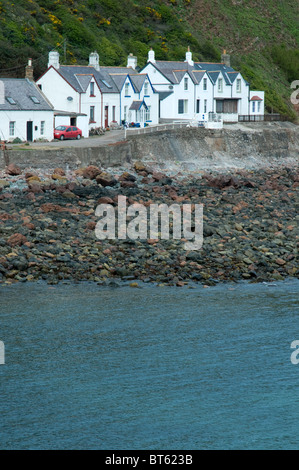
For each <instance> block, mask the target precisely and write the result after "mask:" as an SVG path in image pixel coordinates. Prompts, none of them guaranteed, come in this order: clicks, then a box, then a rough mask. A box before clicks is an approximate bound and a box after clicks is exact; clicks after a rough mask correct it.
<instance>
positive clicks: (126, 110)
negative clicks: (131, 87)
mask: <svg viewBox="0 0 299 470" xmlns="http://www.w3.org/2000/svg"><path fill="white" fill-rule="evenodd" d="M127 112H128V106H124V121H126V120H127Z"/></svg>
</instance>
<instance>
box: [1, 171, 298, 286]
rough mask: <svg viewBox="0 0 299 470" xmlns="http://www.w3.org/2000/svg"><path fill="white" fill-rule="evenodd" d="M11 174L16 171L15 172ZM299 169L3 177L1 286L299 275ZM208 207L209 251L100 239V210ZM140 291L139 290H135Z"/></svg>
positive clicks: (212, 281) (209, 281)
mask: <svg viewBox="0 0 299 470" xmlns="http://www.w3.org/2000/svg"><path fill="white" fill-rule="evenodd" d="M8 172H9V173H11V174H8ZM298 188H299V171H298V166H296V167H292V165H290V166H289V167H283V166H282V164H281V165H279V166H277V167H272V168H263V169H258V170H252V169H251V170H237V169H235V170H233V169H225V168H223V169H221V170H210V171H199V170H198V171H194V172H187V171H185V172H182V171H181V172H178V173H175V172H174V171H173V170H172V171H167V170H165V169H164V170H160V169H158V168H156V169H154V168H151V167H149V166H146V163H142V162H135V164H134V165H133V166H129V165H126V166H125V167H122V168H118V169H116V168H113V169H105V170H104V169H101V168H99V167H95V166H89V167H87V168H81V169H79V170H76V171H68V172H67V174H66V172H65V171H64V170H63V169H61V168H56V169H55V170H54V171H53V170H50V169H49V170H44V169H43V170H36V169H35V170H31V169H25V170H21V169H20V168H17V167H16V166H15V165H11V166H10V167H8V168H7V169H6V171H2V172H1V173H0V284H3V285H10V284H14V283H16V282H32V281H38V280H42V281H45V282H47V283H48V284H49V285H55V284H57V283H59V282H64V281H65V282H81V281H89V282H93V283H97V284H99V285H103V286H109V285H110V286H111V287H113V283H114V284H115V287H117V284H118V283H119V282H121V283H122V282H123V281H125V282H128V284H129V285H130V284H131V287H140V286H139V285H138V283H145V284H155V285H156V284H157V285H161V286H178V287H184V286H190V287H191V286H192V285H203V286H215V285H217V284H219V283H223V282H224V283H227V282H233V283H239V282H240V281H241V282H242V281H248V282H250V283H261V282H275V281H283V280H286V279H291V278H297V279H298V278H299V268H298V265H299V263H298V260H299V257H298V247H299V233H298V225H299V224H298V222H299V216H298V208H299V198H298V190H299V189H298ZM119 195H122V196H126V197H127V199H128V203H129V204H133V203H136V202H137V203H142V204H144V205H145V206H146V207H148V206H149V205H150V204H151V203H165V204H167V205H171V204H180V205H182V204H199V203H200V204H204V244H203V247H202V249H201V250H199V251H193V252H187V251H185V250H184V248H183V244H184V242H183V241H181V240H167V241H165V240H150V239H148V240H144V241H143V240H135V241H134V240H122V241H121V240H105V241H103V242H102V241H99V240H97V239H96V237H95V226H96V223H97V221H98V219H97V218H96V217H95V208H96V207H97V205H98V204H99V203H106V204H111V205H113V206H114V207H116V206H117V198H118V196H119ZM136 284H137V285H136Z"/></svg>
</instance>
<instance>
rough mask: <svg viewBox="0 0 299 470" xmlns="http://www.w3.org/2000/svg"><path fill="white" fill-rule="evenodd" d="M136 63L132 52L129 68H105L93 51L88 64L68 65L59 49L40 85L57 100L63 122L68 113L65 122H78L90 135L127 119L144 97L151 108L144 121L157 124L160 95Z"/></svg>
mask: <svg viewBox="0 0 299 470" xmlns="http://www.w3.org/2000/svg"><path fill="white" fill-rule="evenodd" d="M136 65H137V64H136V61H135V58H134V56H132V55H130V56H129V58H128V65H127V67H102V66H100V64H99V55H98V54H97V53H96V52H93V53H91V54H90V56H89V65H88V66H82V65H72V66H65V65H60V63H59V54H58V52H55V51H52V52H50V54H49V63H48V69H47V71H46V72H45V73H44V74H43V75H42V76H41V77H40V78H39V80H38V81H37V84H38V86H39V87H40V88H41V89H42V91H43V92H44V93H45V95H46V96H47V97H48V98H49V100H50V101H51V102H52V103H53V105H54V107H55V110H56V115H57V116H58V115H59V124H61V123H62V119H63V117H64V116H65V119H66V122H65V123H64V124H71V125H77V126H78V127H80V128H81V129H82V131H83V135H84V136H86V137H87V136H88V134H89V130H90V129H91V128H95V127H105V128H107V127H109V126H110V125H113V124H121V123H122V121H123V120H127V119H128V118H129V110H130V109H129V108H130V107H131V106H132V104H133V103H134V101H140V100H141V101H143V100H144V101H145V106H146V108H147V110H149V113H143V114H140V115H139V117H140V118H141V117H142V118H143V119H144V121H143V122H148V123H149V124H150V123H155V124H156V123H157V122H158V95H157V94H156V93H155V91H154V89H153V87H152V85H151V83H150V80H149V78H148V77H147V76H146V74H143V77H141V76H140V75H139V74H138V72H137V71H136V70H135V67H136ZM67 113H69V118H70V119H71V122H69V121H68V120H67ZM84 116H85V119H84Z"/></svg>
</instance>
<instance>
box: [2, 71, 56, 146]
mask: <svg viewBox="0 0 299 470" xmlns="http://www.w3.org/2000/svg"><path fill="white" fill-rule="evenodd" d="M29 66H30V67H31V63H29ZM32 78H33V77H32ZM0 90H1V92H0V139H1V140H4V141H7V142H12V141H13V140H14V139H16V138H19V139H21V140H22V141H28V142H32V141H37V140H47V141H51V140H52V139H53V123H54V109H53V106H52V104H51V103H50V102H49V101H48V99H47V98H46V97H45V96H44V95H43V93H42V92H41V90H40V89H39V88H38V87H37V86H36V84H35V83H34V82H33V81H32V80H30V79H29V78H24V79H17V78H2V79H0Z"/></svg>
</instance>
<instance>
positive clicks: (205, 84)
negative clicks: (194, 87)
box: [203, 78, 208, 91]
mask: <svg viewBox="0 0 299 470" xmlns="http://www.w3.org/2000/svg"><path fill="white" fill-rule="evenodd" d="M207 89H208V79H207V78H204V79H203V90H204V91H207Z"/></svg>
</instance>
